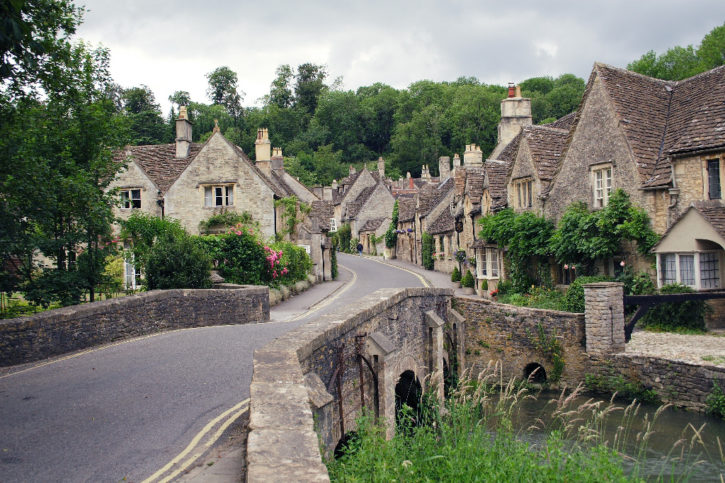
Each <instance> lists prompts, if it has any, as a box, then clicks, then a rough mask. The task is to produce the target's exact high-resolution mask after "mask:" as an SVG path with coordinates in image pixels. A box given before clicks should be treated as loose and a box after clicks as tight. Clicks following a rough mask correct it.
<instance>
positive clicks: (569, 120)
mask: <svg viewBox="0 0 725 483" xmlns="http://www.w3.org/2000/svg"><path fill="white" fill-rule="evenodd" d="M575 118H576V111H574V112H570V113H569V114H567V115H566V116H564V117H560V118H559V119H557V120H556V121H554V122H550V123H548V124H542V126H547V127H553V128H556V129H566V130H567V131H569V130H570V129H571V127H572V126H573V125H574V119H575Z"/></svg>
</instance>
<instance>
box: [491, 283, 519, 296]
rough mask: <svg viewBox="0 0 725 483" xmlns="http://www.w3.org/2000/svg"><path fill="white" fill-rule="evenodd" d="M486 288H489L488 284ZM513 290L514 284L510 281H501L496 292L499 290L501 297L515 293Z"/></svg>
mask: <svg viewBox="0 0 725 483" xmlns="http://www.w3.org/2000/svg"><path fill="white" fill-rule="evenodd" d="M486 288H488V284H487V285H486ZM513 288H514V287H513V284H512V283H511V281H510V280H501V281H500V282H498V286H497V287H496V290H498V294H499V295H506V294H507V293H511V292H512V291H513Z"/></svg>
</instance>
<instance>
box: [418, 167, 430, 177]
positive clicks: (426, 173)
mask: <svg viewBox="0 0 725 483" xmlns="http://www.w3.org/2000/svg"><path fill="white" fill-rule="evenodd" d="M420 179H422V180H425V181H430V171H428V166H427V165H425V164H424V165H423V168H422V169H421V170H420Z"/></svg>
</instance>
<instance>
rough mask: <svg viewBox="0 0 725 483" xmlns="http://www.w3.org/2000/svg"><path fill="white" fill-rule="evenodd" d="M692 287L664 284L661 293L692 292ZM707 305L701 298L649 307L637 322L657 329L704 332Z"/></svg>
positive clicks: (642, 325)
mask: <svg viewBox="0 0 725 483" xmlns="http://www.w3.org/2000/svg"><path fill="white" fill-rule="evenodd" d="M692 292H694V290H693V289H691V288H690V287H688V286H686V285H680V284H677V283H673V284H669V285H664V286H663V287H662V288H661V289H660V293H661V294H675V293H692ZM707 310H708V307H707V305H706V304H705V301H703V300H688V301H687V302H673V303H664V304H658V305H655V306H654V307H650V309H649V310H648V311H647V313H646V314H645V315H644V316H643V317H642V319H640V321H639V322H638V323H639V324H640V326H641V327H645V328H648V329H651V330H657V331H673V332H704V331H705V315H706V313H707Z"/></svg>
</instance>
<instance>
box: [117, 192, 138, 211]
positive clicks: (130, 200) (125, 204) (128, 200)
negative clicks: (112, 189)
mask: <svg viewBox="0 0 725 483" xmlns="http://www.w3.org/2000/svg"><path fill="white" fill-rule="evenodd" d="M121 208H123V209H125V210H128V209H132V208H135V209H138V208H141V190H140V189H137V190H122V191H121Z"/></svg>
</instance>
